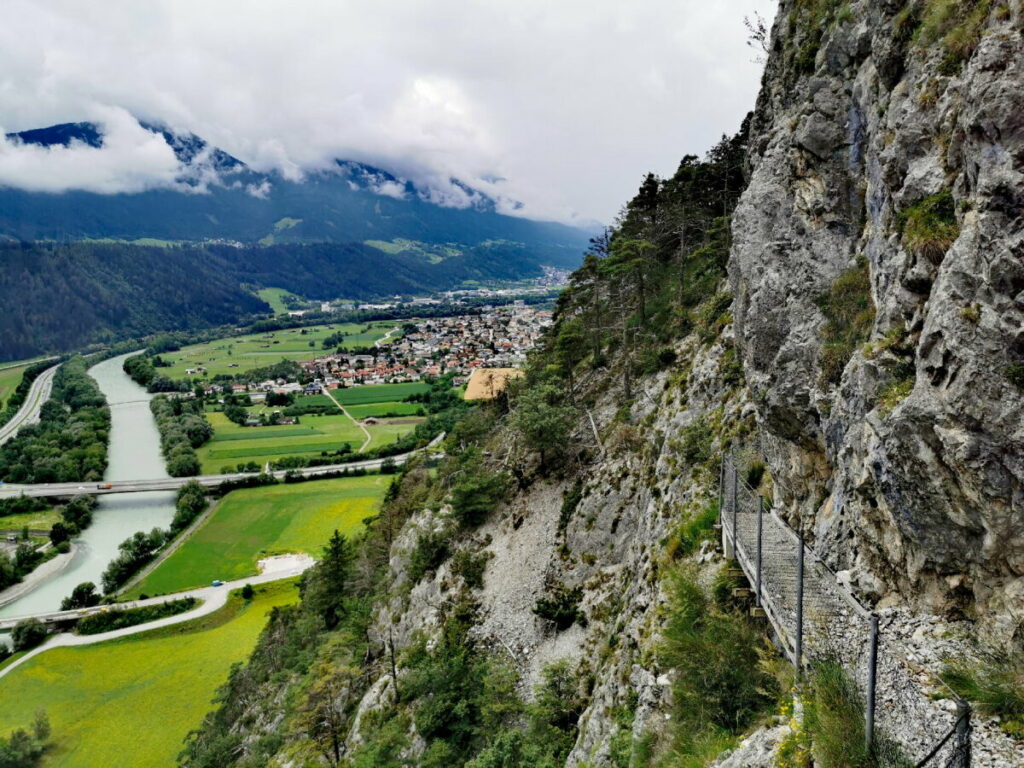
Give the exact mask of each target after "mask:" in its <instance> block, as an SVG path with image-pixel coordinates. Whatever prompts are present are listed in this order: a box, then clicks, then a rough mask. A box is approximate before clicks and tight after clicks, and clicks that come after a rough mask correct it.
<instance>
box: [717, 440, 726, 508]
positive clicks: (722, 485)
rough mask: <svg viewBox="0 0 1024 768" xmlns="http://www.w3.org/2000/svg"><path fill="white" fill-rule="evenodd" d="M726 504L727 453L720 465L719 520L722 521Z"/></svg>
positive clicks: (723, 455)
mask: <svg viewBox="0 0 1024 768" xmlns="http://www.w3.org/2000/svg"><path fill="white" fill-rule="evenodd" d="M723 504H725V454H724V453H723V454H722V461H721V462H720V464H719V467H718V522H719V523H721V522H722V505H723Z"/></svg>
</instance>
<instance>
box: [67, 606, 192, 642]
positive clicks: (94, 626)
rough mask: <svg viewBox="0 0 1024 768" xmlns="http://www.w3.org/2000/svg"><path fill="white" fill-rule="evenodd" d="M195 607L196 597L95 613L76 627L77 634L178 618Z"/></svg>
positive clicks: (108, 630) (97, 632) (95, 632)
mask: <svg viewBox="0 0 1024 768" xmlns="http://www.w3.org/2000/svg"><path fill="white" fill-rule="evenodd" d="M195 606H196V599H195V598H194V597H184V598H182V599H180V600H168V601H167V602H165V603H160V604H159V605H148V606H145V607H143V608H125V609H120V610H112V611H107V612H105V613H94V614H92V615H91V616H86V617H84V618H83V619H81V620H80V621H79V622H78V625H77V626H76V627H75V632H76V633H78V634H79V635H97V634H99V633H100V632H110V631H112V630H115V629H124V628H125V627H134V626H136V625H138V624H146V623H148V622H150V621H156V620H157V619H163V618H166V617H168V616H177V615H178V614H179V613H185V612H186V611H190V610H192V609H193V608H194V607H195Z"/></svg>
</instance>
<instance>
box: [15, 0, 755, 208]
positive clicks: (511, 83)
mask: <svg viewBox="0 0 1024 768" xmlns="http://www.w3.org/2000/svg"><path fill="white" fill-rule="evenodd" d="M774 6H775V2H774V0H731V2H729V3H707V2H705V1H704V0H644V2H640V3H622V2H621V1H620V0H590V1H589V2H583V0H563V2H559V3H550V2H547V0H516V1H515V2H512V1H511V0H508V1H505V2H499V1H498V0H491V1H489V2H479V3H465V2H461V1H460V0H393V1H392V2H391V3H388V4H386V6H383V5H381V4H379V3H360V2H355V1H354V0H304V2H303V3H301V4H293V3H286V2H284V1H283V0H218V2H216V3H209V2H205V1H204V0H153V1H152V2H148V3H138V2H136V0H105V1H104V2H103V3H101V4H95V3H93V4H83V3H80V2H77V1H76V0H8V2H7V3H6V5H5V11H6V13H5V14H4V17H5V23H4V24H3V25H0V122H2V123H3V124H4V126H5V127H6V128H7V130H24V129H27V128H33V127H40V126H45V125H50V124H53V123H56V122H69V121H77V120H82V119H89V117H90V115H93V114H95V112H96V110H97V109H99V110H103V109H107V110H109V109H110V107H109V105H116V106H117V107H119V108H121V109H123V110H126V111H127V112H128V113H131V114H134V115H137V116H138V117H140V118H141V119H144V120H148V121H154V122H163V123H166V124H168V125H169V126H171V127H172V128H173V129H175V130H176V131H179V132H189V131H191V132H193V133H195V134H197V135H199V136H202V137H203V138H205V139H207V140H209V141H210V142H211V143H212V144H214V145H216V146H219V147H221V148H222V149H224V150H225V151H227V152H230V153H231V154H233V155H235V156H236V157H239V158H240V159H242V160H244V161H245V162H247V163H249V164H250V165H252V166H253V167H255V168H257V169H260V170H270V169H276V170H279V171H280V172H281V173H282V174H284V175H285V176H286V177H287V178H291V179H296V178H301V177H302V175H303V174H304V173H308V172H313V171H316V170H318V169H325V168H328V167H329V166H330V163H331V162H332V160H333V159H334V158H337V157H341V158H349V159H353V160H358V161H361V162H366V163H369V164H372V165H376V166H379V167H383V168H387V169H389V170H391V171H393V172H394V173H395V175H396V176H401V177H403V178H408V179H411V180H413V181H414V182H415V183H416V184H417V186H419V187H424V186H428V185H430V184H431V183H432V184H436V185H438V188H439V190H440V191H439V192H438V194H440V195H442V196H445V197H450V198H451V199H452V200H453V201H455V200H459V199H461V198H460V195H461V196H463V197H464V196H465V194H466V193H465V192H464V191H460V190H459V189H458V188H457V187H454V186H452V185H451V184H450V182H449V179H450V178H452V177H455V178H458V179H461V180H463V181H465V182H467V183H468V184H470V185H472V186H473V187H476V188H478V189H480V190H481V191H483V192H485V193H486V194H488V195H490V196H491V197H493V198H495V199H496V200H498V201H499V207H501V208H504V209H508V210H513V209H515V207H516V201H521V202H522V204H523V205H522V208H521V209H519V210H518V211H517V212H518V213H520V214H526V215H532V216H541V217H551V218H559V219H571V218H573V217H583V218H588V219H601V220H605V221H607V220H609V219H610V218H611V217H612V216H614V214H615V212H616V211H617V210H618V208H619V206H620V205H621V204H622V202H623V201H625V200H626V199H628V198H629V197H630V196H631V195H632V194H633V193H634V192H635V189H636V187H637V186H638V184H639V182H640V180H641V178H642V175H643V173H644V172H646V171H648V170H653V171H655V172H658V173H661V174H669V173H671V172H673V171H674V169H675V167H676V164H677V163H678V161H679V158H680V157H681V156H682V155H683V154H686V153H702V152H704V151H705V150H706V149H708V148H709V147H710V146H711V145H712V144H713V143H714V141H715V140H717V138H718V137H719V136H720V135H721V134H722V133H728V132H732V131H734V130H735V129H736V128H737V127H738V126H739V123H740V121H741V119H742V117H743V115H744V114H745V113H746V111H747V110H749V109H750V108H751V107H752V106H753V99H754V96H755V94H756V90H757V85H758V79H759V75H760V67H759V66H758V65H756V64H754V63H753V62H752V61H751V59H752V58H753V52H752V51H751V50H750V49H749V48H747V47H746V45H745V39H746V32H745V30H744V27H743V16H744V15H745V14H749V13H752V12H753V11H755V10H758V11H760V12H761V13H762V14H765V15H768V16H770V15H771V14H772V13H773V11H774ZM105 105H106V106H105ZM121 116H122V117H123V116H124V113H121ZM108 119H111V118H108ZM129 133H130V132H129V131H128V130H127V129H126V134H125V137H124V138H125V139H126V140H125V141H124V142H123V143H121V142H120V141H119V143H118V144H117V145H116V146H117V151H116V152H115V151H113V150H114V144H113V142H111V147H110V148H104V152H103V153H102V159H100V155H88V154H84V150H83V149H82V148H74V151H71V152H68V153H67V154H62V153H60V152H56V153H51V154H46V155H40V154H38V153H36V154H22V152H23V151H24V150H25V149H26V148H21V151H17V152H15V151H13V150H11V149H10V148H9V147H7V146H5V147H4V155H3V157H4V159H3V161H0V181H2V182H3V183H19V184H26V185H27V184H31V183H36V184H39V182H33V178H34V177H36V176H38V174H36V173H35V172H34V171H33V170H32V167H31V165H32V162H44V161H45V163H46V168H47V169H48V170H47V171H46V173H45V174H42V175H43V176H44V177H45V178H47V179H48V181H47V182H46V183H47V184H48V185H50V186H49V187H47V188H55V185H56V186H59V184H57V182H59V181H61V180H62V179H63V180H66V181H70V182H73V183H74V184H77V185H79V186H78V188H92V189H103V190H104V191H111V190H113V189H116V188H119V187H118V185H119V184H123V185H124V186H123V187H121V188H123V189H132V188H138V185H140V184H141V185H143V186H145V185H146V184H155V185H161V184H168V183H171V184H173V183H174V182H173V179H174V169H173V168H172V167H169V166H168V165H167V164H166V161H167V156H166V154H164V153H162V150H161V149H160V148H159V147H157V146H155V145H154V146H148V145H147V147H148V151H143V147H142V146H139V144H140V142H141V139H143V138H145V137H141V136H139V135H138V134H137V132H136V134H135V135H134V138H135V144H133V143H132V141H128V139H131V138H132V136H131V135H129ZM133 146H134V147H135V149H134V151H135V152H137V153H138V155H137V156H135V155H132V150H131V147H133ZM51 152H52V151H51ZM151 153H152V154H151ZM131 157H135V158H136V160H135V161H130V160H129V158H131ZM8 158H9V159H10V162H9V163H8ZM79 158H92V162H95V163H96V166H95V168H94V170H95V172H96V174H97V175H96V178H95V179H91V178H90V176H89V174H88V173H87V168H86V167H84V166H86V165H88V164H87V163H86V162H85V161H84V160H81V159H79ZM122 161H125V163H126V164H121V162H122ZM136 161H137V162H136ZM60 163H64V164H65V165H64V166H60V165H59V164H60ZM133 171H134V173H133ZM147 179H148V180H147ZM202 183H210V180H209V179H208V178H207V179H203V180H201V183H200V185H199V186H200V188H201V186H202ZM86 184H88V185H91V186H87V187H86V186H82V185H86ZM132 185H135V186H132ZM390 191H391V192H396V190H393V189H392V190H390ZM470 204H472V203H470Z"/></svg>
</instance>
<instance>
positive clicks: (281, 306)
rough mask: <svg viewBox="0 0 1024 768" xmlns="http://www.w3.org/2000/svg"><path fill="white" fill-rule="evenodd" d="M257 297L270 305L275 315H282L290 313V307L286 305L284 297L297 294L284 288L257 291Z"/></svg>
mask: <svg viewBox="0 0 1024 768" xmlns="http://www.w3.org/2000/svg"><path fill="white" fill-rule="evenodd" d="M256 295H257V296H259V297H260V298H261V299H263V300H264V301H265V302H267V304H269V305H270V308H271V309H272V310H273V312H274V314H275V315H281V314H285V313H287V312H288V305H287V304H285V303H284V297H285V296H294V295H295V294H293V293H292V292H291V291H286V290H285V289H284V288H261V289H260V290H258V291H256Z"/></svg>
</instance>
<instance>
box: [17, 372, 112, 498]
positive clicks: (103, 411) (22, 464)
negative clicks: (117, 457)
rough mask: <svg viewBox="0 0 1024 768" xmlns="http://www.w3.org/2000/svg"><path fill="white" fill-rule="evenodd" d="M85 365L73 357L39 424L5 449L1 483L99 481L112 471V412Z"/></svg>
mask: <svg viewBox="0 0 1024 768" xmlns="http://www.w3.org/2000/svg"><path fill="white" fill-rule="evenodd" d="M86 367H87V365H86V361H85V360H84V359H83V358H81V357H74V358H72V359H71V360H68V361H67V362H66V363H64V364H63V365H62V366H61V367H60V369H59V370H58V371H57V373H56V375H55V376H54V380H53V392H52V395H51V397H50V399H49V400H47V401H46V402H45V403H43V407H42V409H41V411H40V418H39V423H37V424H31V425H28V426H25V427H22V428H21V430H20V431H19V432H18V436H17V437H16V438H14V439H13V440H10V441H8V442H7V443H5V444H4V445H3V446H0V479H3V480H5V481H7V482H10V483H61V482H75V481H82V482H95V481H98V480H102V479H103V473H104V472H105V471H106V468H107V442H108V439H109V436H110V409H109V408H108V407H107V402H106V399H105V398H104V397H103V393H102V392H100V389H99V387H98V386H97V385H96V382H95V381H94V380H93V379H92V377H90V376H89V375H88V373H86Z"/></svg>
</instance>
